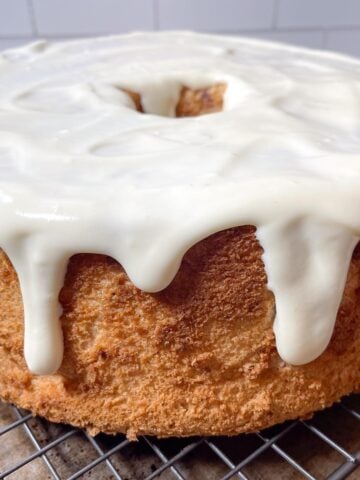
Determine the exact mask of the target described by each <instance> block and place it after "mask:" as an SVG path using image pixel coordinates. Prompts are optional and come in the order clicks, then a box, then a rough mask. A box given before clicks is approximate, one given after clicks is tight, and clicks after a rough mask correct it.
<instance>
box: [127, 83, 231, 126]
mask: <svg viewBox="0 0 360 480" xmlns="http://www.w3.org/2000/svg"><path fill="white" fill-rule="evenodd" d="M122 91H123V92H125V93H126V94H127V95H128V96H129V97H130V98H131V100H132V102H133V104H134V107H135V109H136V110H137V111H138V112H140V113H144V114H146V113H150V114H155V115H161V116H168V117H174V116H175V117H177V118H179V117H197V116H199V115H207V114H210V113H216V112H221V111H222V110H223V104H224V94H225V91H226V84H225V83H217V84H215V85H209V86H207V87H203V88H195V89H194V88H190V87H187V86H182V87H181V90H180V94H179V98H178V101H177V103H176V105H173V106H172V107H173V108H172V111H173V112H172V114H170V113H169V115H164V114H163V113H160V112H157V111H146V109H145V108H144V106H143V102H142V98H141V94H140V93H138V92H136V91H134V90H130V89H126V88H122Z"/></svg>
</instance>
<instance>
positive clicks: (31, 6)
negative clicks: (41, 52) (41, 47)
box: [27, 0, 38, 38]
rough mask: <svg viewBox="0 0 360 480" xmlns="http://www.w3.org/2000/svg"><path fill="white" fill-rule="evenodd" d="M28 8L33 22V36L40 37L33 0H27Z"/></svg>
mask: <svg viewBox="0 0 360 480" xmlns="http://www.w3.org/2000/svg"><path fill="white" fill-rule="evenodd" d="M27 8H28V12H29V17H30V22H31V29H32V32H33V34H32V36H33V38H37V37H38V28H37V22H36V15H35V8H34V4H33V1H32V0H27Z"/></svg>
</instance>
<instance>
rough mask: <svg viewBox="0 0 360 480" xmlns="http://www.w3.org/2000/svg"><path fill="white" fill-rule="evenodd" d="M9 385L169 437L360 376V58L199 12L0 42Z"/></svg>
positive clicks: (39, 407) (36, 404)
mask: <svg viewBox="0 0 360 480" xmlns="http://www.w3.org/2000/svg"><path fill="white" fill-rule="evenodd" d="M0 84H1V89H0V172H1V175H0V216H1V220H2V224H1V230H0V245H1V247H2V250H1V252H0V305H1V310H0V397H1V398H2V399H3V400H4V401H8V402H13V403H15V404H16V405H18V406H19V407H22V408H25V409H28V410H30V411H31V412H33V413H34V414H37V415H41V416H43V417H45V418H47V419H49V420H51V421H55V422H65V423H70V424H72V425H76V426H80V427H83V428H86V429H88V430H89V431H90V432H91V433H92V434H95V433H97V432H100V431H102V432H107V433H116V432H124V433H126V434H127V436H128V438H130V439H134V438H136V437H137V436H138V435H140V434H152V435H157V436H161V437H166V436H173V435H175V436H189V435H235V434H238V433H240V432H251V431H254V430H257V429H261V428H265V427H268V426H271V425H273V424H275V423H278V422H282V421H284V420H287V419H293V418H298V417H308V416H310V415H311V414H312V413H313V412H314V411H316V410H319V409H322V408H325V407H327V406H329V405H331V404H332V403H334V402H336V401H338V400H339V399H340V398H341V397H342V396H343V395H346V394H349V393H351V392H354V391H357V390H359V387H360V356H359V352H360V328H359V327H360V247H359V245H358V242H359V238H360V214H359V212H360V188H359V187H360V134H359V132H360V107H359V105H360V103H359V97H360V63H359V61H357V60H356V59H352V58H350V57H345V56H342V55H338V54H334V53H326V52H319V51H312V50H308V49H302V48H296V47H291V46H286V45H281V44H275V43H270V42H265V41H259V40H254V39H242V38H231V37H222V36H210V35H203V34H194V33H189V32H166V33H151V34H142V33H137V34H130V35H123V36H115V37H104V38H98V39H86V40H77V41H71V42H64V43H57V44H51V43H48V42H45V41H39V42H36V43H34V44H31V45H28V46H25V47H22V48H18V49H13V50H8V51H6V52H4V53H3V54H2V55H1V57H0Z"/></svg>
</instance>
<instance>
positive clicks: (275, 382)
mask: <svg viewBox="0 0 360 480" xmlns="http://www.w3.org/2000/svg"><path fill="white" fill-rule="evenodd" d="M261 255H262V249H261V247H260V245H259V243H258V241H257V239H256V236H255V228H254V227H251V226H245V227H237V228H233V229H228V230H226V231H223V232H219V233H216V234H214V235H212V236H210V237H208V238H207V239H205V240H203V241H201V242H200V243H198V244H197V245H195V246H194V247H192V248H191V249H190V250H189V251H188V252H187V253H186V255H185V256H184V259H183V262H182V264H181V267H180V270H179V272H178V274H177V275H176V277H175V279H174V280H173V282H172V283H171V284H170V285H169V287H167V288H166V289H165V290H163V291H161V292H159V293H156V294H150V293H145V292H142V291H140V290H139V289H137V288H136V287H135V286H134V285H133V284H132V283H131V282H130V280H129V279H128V277H127V275H126V273H125V272H124V270H123V269H122V267H121V266H120V265H119V264H118V263H117V262H116V261H114V260H113V259H111V258H109V257H106V256H101V255H90V254H86V255H85V254H80V255H75V256H73V257H72V258H71V259H70V261H69V265H68V271H67V274H66V278H65V283H64V287H63V289H62V291H61V294H60V302H61V304H62V307H63V314H62V317H61V324H62V329H63V333H64V345H65V354H64V361H63V364H62V366H61V369H60V370H59V372H57V373H56V374H54V375H46V376H34V375H32V374H31V373H30V372H29V371H28V369H27V367H26V364H25V362H24V358H23V311H22V310H23V307H22V300H21V294H20V290H19V284H18V280H17V276H16V272H15V270H14V268H13V267H12V265H11V263H10V261H9V260H8V258H7V257H6V255H5V253H4V252H1V254H0V301H1V306H2V308H1V311H0V396H1V398H2V399H3V400H5V401H9V402H14V403H16V404H17V405H18V406H20V407H23V408H26V409H29V410H30V411H32V412H33V413H34V414H38V415H42V416H44V417H46V418H48V419H49V420H52V421H55V422H65V423H70V424H73V425H76V426H80V427H83V428H86V429H88V430H89V431H90V432H91V433H93V434H95V433H97V432H99V431H103V432H107V433H115V432H124V433H126V434H127V435H128V437H129V438H131V439H134V438H136V436H137V435H140V434H154V435H158V436H161V437H165V436H172V435H176V436H188V435H215V434H216V435H234V434H237V433H240V432H250V431H254V430H257V429H261V428H264V427H267V426H270V425H273V424H275V423H278V422H281V421H284V420H287V419H292V418H297V417H304V416H308V415H310V414H311V413H312V412H314V411H315V410H318V409H322V408H325V407H326V406H329V405H331V404H332V403H333V402H335V401H337V400H339V399H340V398H341V397H342V396H343V395H346V394H348V393H350V392H353V391H355V390H358V389H359V387H360V357H359V351H360V248H359V246H358V247H357V248H356V249H355V252H354V255H353V258H352V261H351V265H350V269H349V274H348V279H347V283H346V288H345V292H344V296H343V300H342V303H341V306H340V309H339V313H338V318H337V323H336V328H335V331H334V335H333V337H332V340H331V343H330V345H329V346H328V348H327V349H326V351H325V352H324V353H323V354H322V355H321V356H320V357H319V358H318V359H316V360H315V361H313V362H311V363H309V364H306V365H302V366H291V365H287V364H285V363H284V362H283V361H282V360H281V359H280V357H279V356H278V353H277V351H276V348H275V342H274V336H273V332H272V323H273V319H274V312H275V303H274V298H273V295H272V294H271V292H269V291H268V290H267V287H266V274H265V270H264V265H263V262H262V259H261Z"/></svg>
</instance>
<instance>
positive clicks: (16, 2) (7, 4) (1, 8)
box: [0, 0, 33, 36]
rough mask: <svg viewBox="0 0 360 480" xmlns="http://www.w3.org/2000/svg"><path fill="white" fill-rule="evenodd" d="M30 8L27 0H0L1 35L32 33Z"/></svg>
mask: <svg viewBox="0 0 360 480" xmlns="http://www.w3.org/2000/svg"><path fill="white" fill-rule="evenodd" d="M29 8H30V7H29V5H28V3H27V1H26V0H0V35H1V36H5V35H31V34H32V33H33V29H32V22H31V18H30V10H29Z"/></svg>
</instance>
